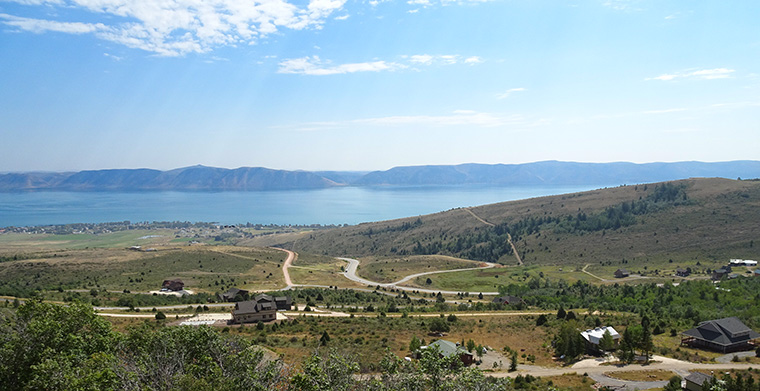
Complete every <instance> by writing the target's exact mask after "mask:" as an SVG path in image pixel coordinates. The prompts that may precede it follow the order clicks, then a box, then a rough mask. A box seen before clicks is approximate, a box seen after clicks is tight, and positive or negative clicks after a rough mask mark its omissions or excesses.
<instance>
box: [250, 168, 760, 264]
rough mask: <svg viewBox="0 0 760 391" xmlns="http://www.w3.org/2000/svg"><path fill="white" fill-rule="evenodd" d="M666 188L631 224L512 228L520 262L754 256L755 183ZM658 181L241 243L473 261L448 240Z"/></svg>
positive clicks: (615, 201) (587, 210) (759, 229)
mask: <svg viewBox="0 0 760 391" xmlns="http://www.w3.org/2000/svg"><path fill="white" fill-rule="evenodd" d="M668 185H669V186H671V187H676V188H678V189H681V190H680V191H682V193H684V194H685V196H684V197H683V198H681V196H682V194H679V196H678V197H679V198H678V199H677V200H676V201H675V202H671V203H667V202H664V203H660V204H653V205H654V206H653V208H650V209H651V210H650V211H648V212H647V213H644V214H640V215H636V216H632V217H631V219H632V220H631V221H633V223H631V224H629V225H625V226H621V227H619V228H617V229H600V230H596V231H583V230H581V231H576V232H562V230H561V229H559V228H558V227H557V224H554V223H549V224H538V225H536V230H535V231H534V232H530V234H526V233H522V234H518V235H515V234H514V233H513V235H512V236H514V239H515V240H514V244H515V246H516V249H517V251H518V253H519V254H520V255H521V257H522V259H523V261H524V262H525V264H526V265H585V264H591V265H595V266H596V267H604V266H610V267H615V266H616V265H617V266H619V265H630V266H629V267H635V266H640V265H646V264H654V265H659V264H662V263H668V264H673V265H676V264H680V263H683V264H687V263H688V264H695V263H696V262H699V261H702V263H706V264H711V263H720V262H724V261H726V260H727V259H728V258H744V259H758V258H760V254H759V251H758V249H760V247H758V246H760V181H737V180H728V179H714V178H709V179H689V180H682V181H676V182H669V183H668ZM659 186H663V184H646V185H643V184H642V185H631V186H621V187H617V188H607V189H599V190H593V191H587V192H582V193H574V194H566V195H558V196H549V197H540V198H532V199H526V200H520V201H511V202H504V203H498V204H491V205H484V206H480V207H475V208H471V209H470V210H471V212H472V213H474V214H475V215H476V216H477V217H479V218H480V219H477V218H475V217H474V216H473V214H471V213H470V212H469V211H468V210H466V209H453V210H449V211H445V212H440V213H436V214H432V215H426V216H420V217H409V218H405V219H398V220H391V221H382V222H374V223H364V224H360V225H356V226H351V227H345V228H339V229H334V230H329V231H318V232H311V233H304V234H299V235H290V236H283V237H281V236H276V235H272V236H268V237H265V238H255V239H253V240H252V241H249V242H247V243H242V244H247V245H279V246H282V247H285V248H289V249H294V250H296V251H300V252H309V253H316V254H324V255H331V256H352V257H362V256H368V255H373V256H388V257H398V256H407V255H413V254H442V255H451V256H457V257H462V258H470V259H473V257H467V256H466V254H467V253H466V252H465V251H463V250H462V251H458V252H457V251H456V250H457V249H456V247H455V246H454V244H455V243H456V242H457V240H460V241H461V240H462V238H467V239H468V240H469V243H470V244H472V243H473V241H477V240H478V239H479V238H485V237H486V236H488V234H491V235H493V232H494V230H495V227H493V226H492V225H491V224H493V225H499V224H508V225H510V226H512V225H514V224H518V223H525V222H528V221H531V219H532V220H534V221H536V220H538V221H541V220H542V219H550V218H551V219H556V218H559V219H560V220H563V221H564V220H565V219H576V218H578V217H577V216H579V215H580V214H583V215H584V216H589V218H593V217H594V216H598V215H603V214H604V213H605V208H610V207H618V208H619V207H620V206H621V205H622V204H623V203H626V204H632V203H635V202H645V201H646V200H648V199H651V198H652V196H653V195H654V193H655V192H656V189H657V188H658V187H659ZM481 219H482V220H483V221H485V222H486V223H484V222H483V221H481ZM487 223H490V224H487ZM568 224H569V223H568ZM755 242H757V246H755ZM496 244H497V245H498V243H496ZM489 245H493V243H491V244H489V243H487V240H484V241H483V242H480V243H475V244H474V245H472V246H471V247H470V248H469V250H468V251H475V250H477V249H478V246H481V247H483V246H489ZM486 258H487V257H486ZM478 260H486V261H492V262H500V263H503V264H514V263H516V257H515V256H514V254H512V253H503V252H502V253H501V254H500V255H499V256H498V257H495V256H494V257H491V258H490V259H483V257H480V258H478ZM673 267H675V266H673Z"/></svg>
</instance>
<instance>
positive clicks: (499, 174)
mask: <svg viewBox="0 0 760 391" xmlns="http://www.w3.org/2000/svg"><path fill="white" fill-rule="evenodd" d="M693 177H722V178H730V179H735V178H738V177H741V178H757V177H760V161H734V162H720V163H703V162H678V163H647V164H634V163H574V162H558V161H545V162H536V163H526V164H460V165H456V166H409V167H394V168H392V169H390V170H387V171H373V172H369V173H365V172H350V171H319V172H309V171H286V170H273V169H269V168H262V167H241V168H237V169H226V168H215V167H205V166H192V167H185V168H178V169H175V170H169V171H159V170H152V169H117V170H94V171H80V172H77V173H10V174H2V175H0V191H22V190H59V191H64V190H65V191H155V190H185V191H193V190H211V191H249V190H250V191H252V190H298V189H321V188H328V187H333V186H345V185H352V186H382V185H392V186H441V185H468V184H480V185H495V186H536V185H597V184H598V185H618V184H630V183H646V182H660V181H668V180H677V179H686V178H693Z"/></svg>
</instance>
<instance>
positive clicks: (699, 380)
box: [683, 372, 713, 391]
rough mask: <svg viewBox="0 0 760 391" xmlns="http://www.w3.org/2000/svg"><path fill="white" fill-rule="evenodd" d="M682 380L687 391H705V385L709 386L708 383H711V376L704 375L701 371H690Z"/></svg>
mask: <svg viewBox="0 0 760 391" xmlns="http://www.w3.org/2000/svg"><path fill="white" fill-rule="evenodd" d="M683 380H684V390H689V391H706V390H707V389H706V388H705V387H706V386H709V385H710V383H712V380H713V376H710V375H705V374H704V373H702V372H691V373H689V374H688V375H686V377H684V378H683Z"/></svg>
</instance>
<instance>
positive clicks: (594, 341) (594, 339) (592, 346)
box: [581, 326, 621, 353]
mask: <svg viewBox="0 0 760 391" xmlns="http://www.w3.org/2000/svg"><path fill="white" fill-rule="evenodd" d="M608 332H609V333H610V337H612V343H613V347H616V346H618V344H619V343H620V338H621V336H620V333H618V332H617V330H615V328H614V327H612V326H605V327H597V328H594V329H589V330H586V331H582V332H581V336H582V337H583V339H584V340H586V350H587V351H589V352H592V353H601V352H602V349H601V347H600V346H599V343H600V342H601V341H602V337H604V334H605V333H608Z"/></svg>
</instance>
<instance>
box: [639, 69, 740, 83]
mask: <svg viewBox="0 0 760 391" xmlns="http://www.w3.org/2000/svg"><path fill="white" fill-rule="evenodd" d="M734 72H735V70H734V69H728V68H715V69H700V70H687V71H684V72H676V73H666V74H663V75H660V76H656V77H649V78H647V79H646V80H662V81H670V80H674V79H702V80H712V79H728V78H730V77H731V74H732V73H734Z"/></svg>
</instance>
